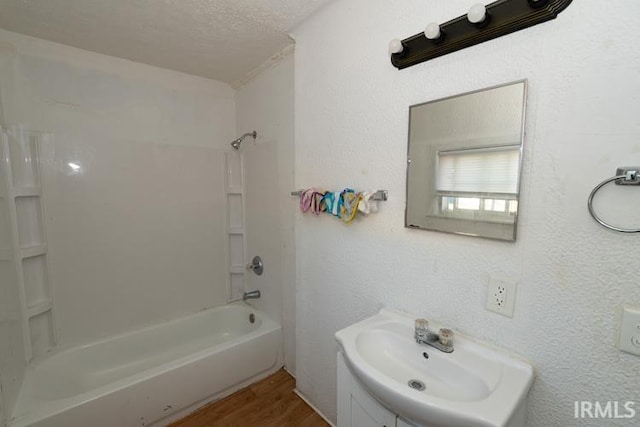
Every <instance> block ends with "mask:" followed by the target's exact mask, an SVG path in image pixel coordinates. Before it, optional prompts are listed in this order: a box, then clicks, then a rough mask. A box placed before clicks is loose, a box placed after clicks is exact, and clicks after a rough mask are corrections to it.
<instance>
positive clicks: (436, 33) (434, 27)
mask: <svg viewBox="0 0 640 427" xmlns="http://www.w3.org/2000/svg"><path fill="white" fill-rule="evenodd" d="M441 35H442V33H441V32H440V25H438V24H436V23H435V22H431V23H430V24H429V25H427V28H425V29H424V36H425V37H426V38H428V39H429V40H437V39H439V38H440V36H441Z"/></svg>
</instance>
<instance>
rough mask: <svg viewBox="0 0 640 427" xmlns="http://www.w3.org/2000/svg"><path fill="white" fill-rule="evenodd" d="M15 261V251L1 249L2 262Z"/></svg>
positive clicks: (0, 258) (0, 257) (0, 259)
mask: <svg viewBox="0 0 640 427" xmlns="http://www.w3.org/2000/svg"><path fill="white" fill-rule="evenodd" d="M12 259H13V251H12V250H11V249H0V261H11V260H12Z"/></svg>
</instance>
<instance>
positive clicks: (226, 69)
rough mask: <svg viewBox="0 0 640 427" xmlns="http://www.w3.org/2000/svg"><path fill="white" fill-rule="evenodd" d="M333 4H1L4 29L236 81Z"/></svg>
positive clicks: (172, 0) (260, 0)
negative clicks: (312, 16)
mask: <svg viewBox="0 0 640 427" xmlns="http://www.w3.org/2000/svg"><path fill="white" fill-rule="evenodd" d="M329 1H331V0H304V1H301V0H0V28H4V29H6V30H9V31H15V32H18V33H22V34H27V35H30V36H33V37H38V38H42V39H47V40H51V41H54V42H58V43H62V44H66V45H70V46H75V47H78V48H81V49H86V50H91V51H94V52H98V53H103V54H106V55H112V56H117V57H120V58H126V59H130V60H132V61H137V62H143V63H146V64H150V65H155V66H158V67H163V68H169V69H173V70H177V71H183V72H185V73H190V74H195V75H198V76H203V77H208V78H212V79H216V80H221V81H224V82H227V83H233V82H235V81H238V80H241V79H242V78H243V77H244V76H245V75H246V74H247V73H249V72H250V71H251V70H253V69H255V68H256V67H258V66H259V65H260V64H262V63H263V62H264V61H266V60H267V59H268V58H269V57H270V56H272V55H273V54H275V53H278V52H279V51H281V50H282V49H284V48H285V47H287V46H288V45H290V44H292V43H293V41H292V40H291V38H290V37H289V36H288V31H289V30H290V29H292V28H293V27H295V26H296V25H297V24H299V23H300V22H302V21H303V20H304V19H305V18H306V17H307V16H309V15H310V14H312V13H313V12H314V11H315V10H317V9H319V8H320V7H321V6H323V5H324V4H326V3H328V2H329Z"/></svg>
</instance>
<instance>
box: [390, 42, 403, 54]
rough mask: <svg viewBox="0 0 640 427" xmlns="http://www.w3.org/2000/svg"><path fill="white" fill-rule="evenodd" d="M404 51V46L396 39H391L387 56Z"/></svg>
mask: <svg viewBox="0 0 640 427" xmlns="http://www.w3.org/2000/svg"><path fill="white" fill-rule="evenodd" d="M403 50H404V46H402V42H401V41H400V40H398V39H393V40H391V41H390V42H389V55H393V54H394V53H400V52H402V51H403Z"/></svg>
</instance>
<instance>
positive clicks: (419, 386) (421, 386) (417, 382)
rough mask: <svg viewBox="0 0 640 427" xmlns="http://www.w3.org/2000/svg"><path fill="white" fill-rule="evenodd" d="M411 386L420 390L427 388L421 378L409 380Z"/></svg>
mask: <svg viewBox="0 0 640 427" xmlns="http://www.w3.org/2000/svg"><path fill="white" fill-rule="evenodd" d="M409 387H411V388H413V389H416V390H418V391H422V390H424V389H425V388H427V387H426V386H425V385H424V383H423V382H422V381H420V380H409Z"/></svg>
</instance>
